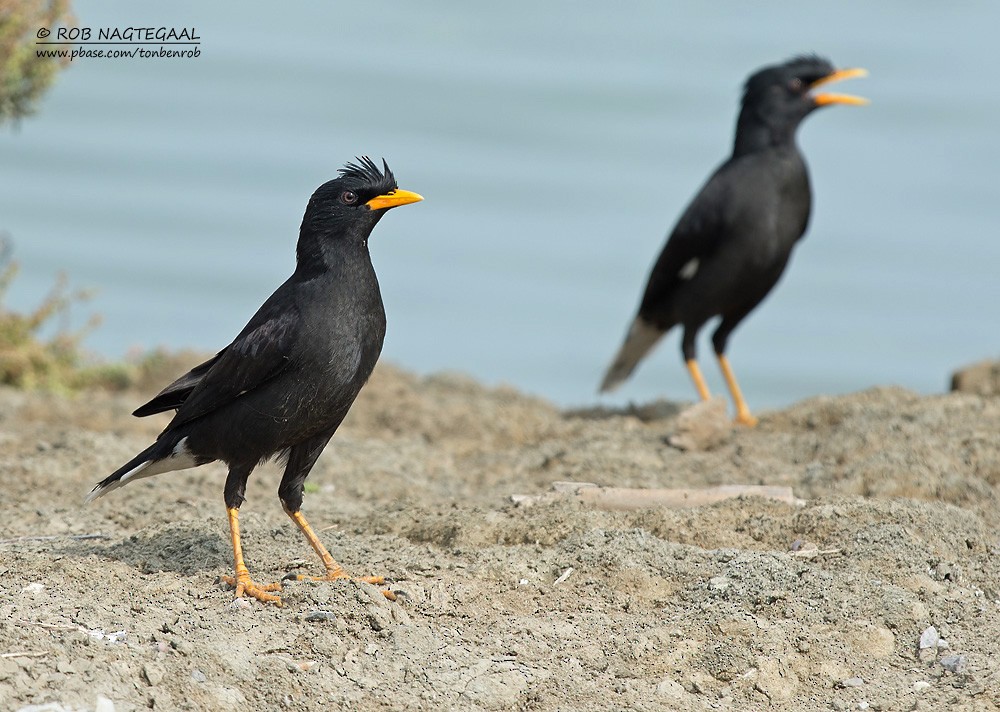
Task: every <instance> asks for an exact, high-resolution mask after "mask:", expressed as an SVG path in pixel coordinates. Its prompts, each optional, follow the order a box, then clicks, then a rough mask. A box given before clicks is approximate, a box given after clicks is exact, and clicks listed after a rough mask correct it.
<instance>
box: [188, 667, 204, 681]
mask: <svg viewBox="0 0 1000 712" xmlns="http://www.w3.org/2000/svg"><path fill="white" fill-rule="evenodd" d="M191 679H192V680H194V681H195V682H205V680H206V678H205V673H203V672H202V671H201V670H192V671H191Z"/></svg>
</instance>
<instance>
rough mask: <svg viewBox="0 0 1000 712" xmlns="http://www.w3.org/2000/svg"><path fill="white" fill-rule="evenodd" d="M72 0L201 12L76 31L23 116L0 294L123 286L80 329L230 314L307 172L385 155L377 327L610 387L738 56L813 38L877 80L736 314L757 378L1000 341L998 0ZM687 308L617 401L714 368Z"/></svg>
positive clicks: (685, 385)
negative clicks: (744, 315) (782, 265)
mask: <svg viewBox="0 0 1000 712" xmlns="http://www.w3.org/2000/svg"><path fill="white" fill-rule="evenodd" d="M75 4H76V9H77V14H78V16H79V24H80V25H81V26H90V27H95V28H96V27H101V26H120V27H127V26H158V25H173V26H178V27H181V26H195V27H196V28H197V30H198V33H199V34H200V35H201V36H202V41H203V44H202V46H201V51H202V56H201V57H200V58H199V59H193V60H191V59H173V60H167V59H155V60H139V59H131V60H99V59H84V60H78V61H76V62H74V63H73V66H72V67H71V68H70V69H69V70H68V71H66V72H65V73H64V74H63V75H62V76H61V77H60V79H59V80H58V84H57V85H56V87H55V88H54V90H53V91H52V92H51V93H50V94H49V95H48V97H47V98H46V100H45V102H44V104H43V106H42V110H41V113H40V114H39V115H38V116H37V117H35V118H32V119H30V120H28V121H25V122H24V123H23V124H22V125H21V126H20V128H19V129H17V130H11V129H9V128H8V129H4V130H3V131H2V132H0V156H2V158H0V229H3V230H6V231H7V232H9V233H11V234H12V236H13V238H14V240H15V246H16V258H17V259H18V261H20V262H21V264H22V268H23V269H22V275H21V277H20V278H19V280H18V281H17V283H16V285H15V287H14V290H13V293H12V295H11V297H10V299H9V303H10V305H11V306H13V307H16V308H26V307H28V306H31V305H33V304H36V303H37V302H38V301H39V300H40V299H41V298H42V296H43V295H44V294H45V292H46V291H47V290H48V288H49V287H50V286H51V284H52V281H53V279H54V276H55V274H56V273H57V272H58V271H60V270H64V271H66V272H68V273H69V275H70V276H71V278H72V281H73V283H74V284H75V285H78V286H85V287H95V288H97V289H98V290H99V294H98V296H97V297H96V299H95V300H94V301H93V303H92V305H91V307H88V308H87V309H84V310H81V311H80V313H79V314H76V315H75V318H76V319H77V320H79V321H81V322H82V320H83V319H84V318H85V316H86V314H87V313H88V312H89V311H96V312H99V313H101V314H102V315H103V316H104V324H103V326H102V327H101V328H100V329H99V330H98V331H97V332H96V333H94V334H93V336H92V337H90V339H89V342H88V345H89V347H90V348H91V349H92V350H94V351H96V352H98V353H101V354H103V355H105V356H108V357H120V356H121V355H122V354H124V353H126V352H127V351H128V350H129V349H132V348H134V347H140V348H150V347H154V346H157V345H166V346H168V347H176V348H179V347H196V348H199V349H204V350H211V349H216V348H219V347H221V346H223V345H224V344H225V343H227V342H228V340H229V339H230V338H231V337H232V336H234V335H235V334H236V332H237V331H238V330H239V329H240V327H242V325H243V324H244V323H245V321H246V319H247V318H249V316H250V315H251V314H252V313H253V311H254V310H255V309H256V307H257V306H258V305H259V304H260V302H261V301H262V300H263V299H264V298H266V297H267V295H268V294H270V292H271V290H272V289H273V288H274V287H275V286H277V285H278V284H279V283H280V282H281V281H282V280H283V279H284V278H285V277H286V276H287V275H288V274H289V273H290V271H291V269H292V265H293V256H294V243H295V238H296V235H297V229H298V224H299V220H300V219H301V214H302V210H303V208H304V207H305V202H306V199H307V198H308V196H309V194H310V192H311V191H312V190H313V189H314V188H315V187H316V186H317V185H319V184H320V183H322V182H323V181H325V180H327V179H329V178H331V177H333V176H334V174H335V172H336V169H337V168H338V167H340V166H341V165H342V164H343V163H344V161H345V160H347V159H349V158H351V157H352V156H354V155H357V154H361V153H369V154H371V155H373V156H385V157H386V158H387V159H388V160H389V163H390V165H391V166H392V167H393V169H394V171H395V173H396V176H397V178H398V179H399V182H400V185H401V186H402V187H404V188H408V189H411V190H415V191H418V192H420V193H421V194H423V195H424V196H425V198H426V201H425V202H424V203H421V204H419V205H416V206H411V207H406V208H403V209H400V210H397V211H393V212H392V213H391V214H390V215H389V216H388V217H386V219H384V220H383V221H382V223H381V224H380V225H379V227H378V229H377V231H376V233H375V237H374V239H373V241H372V257H373V260H374V262H375V267H376V269H377V271H378V273H379V276H380V281H381V284H382V291H383V296H384V299H385V302H386V311H387V312H388V316H389V334H388V337H387V340H386V347H385V352H384V357H385V358H388V359H390V360H391V361H394V362H396V363H398V364H400V365H403V366H405V367H407V368H410V369H413V370H416V371H419V372H430V371H436V370H441V369H452V370H460V371H465V372H467V373H470V374H472V375H474V376H476V377H478V378H481V379H483V380H485V381H487V382H490V383H497V382H506V383H510V384H513V385H515V386H517V387H519V388H522V389H524V390H527V391H530V392H534V393H537V394H541V395H543V396H546V397H548V398H551V399H553V400H555V401H557V402H559V403H562V404H582V403H588V402H591V401H593V400H594V399H595V398H596V396H595V395H594V392H595V389H596V385H597V382H598V380H599V378H600V376H601V374H602V373H603V369H604V367H605V366H606V365H607V362H608V360H609V359H610V358H611V355H612V354H613V352H614V350H615V349H616V348H617V346H618V343H619V340H620V339H621V337H622V334H623V331H624V329H625V326H626V324H627V323H628V321H629V320H630V319H631V316H632V313H633V310H634V309H635V306H636V303H637V300H638V297H639V293H640V290H641V287H642V285H643V283H644V280H645V278H646V273H647V270H648V269H649V266H650V264H651V263H652V261H653V259H654V258H655V256H656V254H657V252H658V250H659V249H660V246H661V245H662V242H663V239H664V235H665V234H666V232H667V231H668V229H669V228H670V226H671V225H672V223H673V221H674V220H675V218H676V216H677V215H678V213H679V211H680V210H681V209H682V208H683V207H684V205H685V204H686V202H687V201H688V200H689V199H690V198H691V196H692V195H693V193H694V192H695V191H696V189H697V188H698V186H699V185H700V184H701V183H702V181H703V180H704V179H705V177H706V176H707V175H708V173H709V172H710V170H712V169H713V168H714V166H715V165H716V164H717V163H718V162H720V161H721V160H722V159H723V158H724V157H725V154H726V153H727V151H728V150H729V146H730V143H731V140H732V130H733V125H734V122H735V116H736V105H737V101H738V97H739V88H740V84H741V83H742V81H743V79H744V77H745V76H746V75H747V73H748V72H749V71H751V70H753V69H755V68H756V67H758V66H760V65H762V64H767V63H771V62H773V61H777V60H782V59H785V58H786V57H788V56H790V55H792V54H795V53H799V52H803V51H813V50H815V51H818V52H821V53H823V54H826V55H828V56H830V57H831V58H832V59H833V60H834V62H836V63H838V64H840V65H842V66H864V67H867V68H868V69H869V70H870V71H871V76H870V77H869V78H868V79H865V80H859V81H853V82H850V83H848V84H845V85H843V89H842V90H843V91H849V92H852V93H857V94H862V95H864V96H867V97H870V98H871V99H872V100H873V103H872V105H871V106H869V107H866V108H854V107H832V108H829V109H826V110H824V111H821V112H819V113H817V114H815V115H814V116H812V117H811V118H810V119H809V120H808V121H807V122H806V124H805V125H804V127H803V130H802V131H801V132H800V143H801V145H802V147H803V150H804V152H805V154H806V156H807V158H808V160H809V163H810V166H811V169H812V176H813V184H814V190H815V194H816V201H815V206H814V207H815V210H814V214H813V221H812V226H811V229H810V233H809V235H808V237H807V239H806V241H805V242H804V243H802V245H801V247H800V248H799V250H798V251H797V253H796V255H795V256H794V258H793V262H792V266H791V269H790V270H789V271H788V273H787V274H786V276H785V279H784V280H783V282H782V283H781V284H780V285H779V287H778V289H777V290H776V291H775V292H774V293H773V294H772V295H771V297H770V298H769V299H768V301H767V302H765V304H764V306H763V307H762V308H761V309H760V310H759V311H758V312H756V313H754V314H753V315H752V316H751V317H750V319H748V320H747V321H746V322H745V323H744V325H743V326H742V327H741V329H740V330H739V331H737V333H736V335H735V337H734V339H733V341H732V342H731V350H730V355H731V357H732V360H733V362H734V366H735V368H736V370H737V373H738V374H739V375H740V378H741V381H742V383H743V386H744V390H745V391H746V393H747V396H748V398H749V400H750V403H751V405H752V406H757V407H758V408H763V407H772V406H778V405H782V404H786V403H789V402H792V401H794V400H797V399H801V398H804V397H807V396H810V395H815V394H819V393H839V392H845V391H851V390H857V389H862V388H865V387H868V386H871V385H874V384H886V383H898V384H901V385H904V386H907V387H910V388H913V389H917V390H920V391H925V392H933V391H940V390H942V389H943V388H944V387H945V385H946V382H947V378H948V374H949V373H950V371H951V370H952V368H953V367H955V366H958V365H960V364H962V363H965V362H969V361H974V360H978V359H981V358H985V357H991V356H996V355H997V354H998V352H1000V328H998V326H1000V281H998V280H997V266H998V264H1000V236H998V234H997V232H998V231H997V226H998V224H1000V195H998V187H997V182H996V166H997V165H1000V141H998V139H997V116H998V115H1000V93H998V91H997V89H996V84H995V81H994V80H993V79H992V71H993V70H992V68H994V67H996V66H997V63H998V59H1000V56H998V55H1000V51H998V49H997V43H996V41H995V28H996V27H997V26H1000V4H998V3H995V2H980V3H965V4H963V6H962V10H959V9H958V8H957V7H955V6H949V5H947V4H920V6H919V8H918V7H916V6H915V5H914V4H913V3H912V2H903V1H902V0H894V1H891V2H889V1H887V2H881V3H877V4H875V3H862V2H849V3H837V4H834V5H831V4H829V3H827V4H816V3H795V4H792V3H781V4H764V5H759V6H755V7H754V11H753V12H752V13H750V14H745V15H741V14H740V13H738V12H736V11H734V10H732V9H730V10H727V11H726V12H725V13H718V12H716V11H715V10H716V8H717V7H718V5H716V4H714V3H697V4H696V3H686V4H683V5H681V4H672V3H662V2H641V3H640V2H636V3H615V4H614V5H615V8H614V9H612V8H611V6H610V4H602V5H601V6H599V7H597V6H595V7H593V9H588V10H587V11H586V12H582V11H580V10H579V9H578V8H579V7H581V5H580V4H578V3H570V2H550V3H536V2H509V1H508V2H505V3H495V4H493V5H492V6H490V7H485V6H483V7H479V6H477V5H479V4H473V3H468V4H464V5H460V4H455V3H446V2H425V3H419V4H418V3H411V4H408V5H402V4H386V5H384V6H381V5H380V6H379V8H380V9H374V8H373V6H371V5H370V4H359V3H352V4H347V3H340V2H334V3H322V4H321V3H312V4H311V5H310V6H309V11H308V12H302V13H298V14H296V13H293V12H290V11H288V10H282V9H277V8H276V7H275V6H274V5H273V4H263V3H261V4H260V6H259V7H258V8H251V6H248V5H247V4H241V5H240V6H237V5H235V4H230V5H229V6H228V7H220V6H219V5H218V4H210V3H201V2H199V3H194V2H188V3H183V2H178V3H171V4H170V6H169V7H164V6H163V3H153V2H133V3H129V5H128V8H126V7H125V6H122V5H116V6H111V5H109V4H108V3H100V2H94V1H92V0H77V2H76V3H75ZM237 7H239V8H242V9H237ZM730 7H731V8H734V7H737V6H730ZM740 7H742V6H740ZM708 333H709V332H708V331H706V332H705V333H704V334H703V338H702V342H701V348H702V352H703V355H704V356H706V357H707V356H708V355H709V354H710V352H711V348H710V344H709V343H708V338H707V336H708ZM678 338H679V337H678V336H677V334H673V335H672V336H671V337H670V338H668V339H667V340H666V341H665V342H664V344H663V345H662V346H661V347H660V349H659V350H658V351H657V353H656V354H655V355H654V356H653V357H652V358H650V359H649V360H647V361H646V362H645V363H644V365H643V366H642V367H641V368H640V371H639V373H638V374H637V375H636V377H634V378H633V379H632V381H630V382H629V383H628V384H627V385H626V387H624V388H623V389H622V391H621V392H620V393H619V394H616V396H615V397H614V398H609V399H608V402H621V401H624V400H626V399H645V398H649V397H652V396H654V395H664V396H668V397H672V398H685V399H690V398H692V397H693V395H694V393H693V389H692V387H691V385H690V384H689V382H688V380H687V374H686V372H685V370H684V369H683V367H682V365H681V360H680V356H679V346H678ZM705 370H706V374H707V375H708V377H709V382H710V384H712V385H715V386H716V387H717V388H718V387H719V385H720V384H721V379H720V378H719V376H718V374H717V372H716V370H715V367H714V364H713V363H712V360H711V359H709V358H706V359H705Z"/></svg>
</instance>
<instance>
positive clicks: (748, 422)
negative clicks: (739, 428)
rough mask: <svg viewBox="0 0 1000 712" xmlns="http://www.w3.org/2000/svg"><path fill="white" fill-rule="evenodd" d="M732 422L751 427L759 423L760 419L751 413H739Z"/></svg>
mask: <svg viewBox="0 0 1000 712" xmlns="http://www.w3.org/2000/svg"><path fill="white" fill-rule="evenodd" d="M734 422H735V423H736V424H737V425H745V426H746V427H748V428H752V427H754V426H755V425H757V423H759V422H760V421H759V420H757V418H755V417H753V416H752V415H750V413H739V414H738V415H737V416H736V419H735V420H734Z"/></svg>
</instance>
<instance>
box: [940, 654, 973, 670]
mask: <svg viewBox="0 0 1000 712" xmlns="http://www.w3.org/2000/svg"><path fill="white" fill-rule="evenodd" d="M938 662H939V663H941V667H943V668H944V669H945V670H947V671H948V672H954V673H962V672H965V668H966V667H967V665H968V663H967V661H966V659H965V656H964V655H945V656H944V657H943V658H941V659H940V660H939V661H938Z"/></svg>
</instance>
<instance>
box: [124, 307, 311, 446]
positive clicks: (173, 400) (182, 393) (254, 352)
mask: <svg viewBox="0 0 1000 712" xmlns="http://www.w3.org/2000/svg"><path fill="white" fill-rule="evenodd" d="M275 296H277V295H275ZM298 325H299V313H298V310H297V309H296V308H295V307H294V305H292V304H289V303H288V302H285V301H284V300H281V299H275V298H274V297H272V298H271V299H269V300H268V301H267V302H266V303H265V304H264V306H262V307H261V308H260V310H258V312H257V314H255V315H254V317H253V319H251V320H250V322H249V323H248V324H247V325H246V326H245V327H244V328H243V331H241V332H240V334H239V336H237V337H236V339H235V340H234V341H233V342H232V343H231V344H230V345H229V346H227V347H226V348H225V349H223V350H222V351H220V352H219V353H218V354H217V355H216V356H215V357H214V358H212V359H211V360H209V361H206V362H205V363H203V364H200V365H198V366H196V367H195V368H193V369H191V371H189V372H188V373H186V374H185V375H183V376H181V377H180V378H179V379H177V380H176V381H175V382H174V383H172V384H170V385H169V386H167V387H166V388H165V389H164V390H163V392H161V393H160V394H159V395H157V396H156V397H155V398H153V400H151V401H150V402H149V403H147V404H146V405H144V406H142V407H141V408H139V409H138V410H137V411H136V412H135V414H136V415H140V416H142V415H149V414H151V413H159V412H162V411H164V410H169V409H171V408H177V413H176V415H174V419H173V420H171V421H170V425H168V426H167V428H168V429H169V428H173V427H177V426H178V425H182V424H184V423H187V422H190V421H192V420H194V419H196V418H200V417H201V416H203V415H205V414H207V413H211V412H212V411H214V410H217V409H218V408H221V407H222V406H224V405H226V404H228V403H230V402H232V401H234V400H236V399H237V398H239V397H240V396H241V395H243V394H244V393H247V392H248V391H252V390H254V389H255V388H258V387H259V386H260V385H261V384H263V383H265V382H267V381H269V380H271V379H272V378H274V377H275V376H277V375H278V374H279V373H281V372H282V371H283V370H285V368H286V367H287V366H288V364H289V363H290V362H291V352H292V344H293V343H294V341H295V337H296V335H297V333H298Z"/></svg>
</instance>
